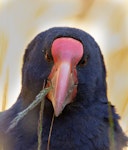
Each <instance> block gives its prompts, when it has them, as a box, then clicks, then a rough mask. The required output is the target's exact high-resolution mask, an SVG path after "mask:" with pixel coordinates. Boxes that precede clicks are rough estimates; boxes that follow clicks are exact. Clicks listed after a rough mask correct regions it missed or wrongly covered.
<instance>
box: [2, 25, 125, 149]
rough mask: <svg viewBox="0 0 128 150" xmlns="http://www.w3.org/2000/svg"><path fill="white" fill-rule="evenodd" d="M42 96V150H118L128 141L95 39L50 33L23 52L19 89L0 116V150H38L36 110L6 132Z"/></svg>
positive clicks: (66, 31)
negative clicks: (45, 89)
mask: <svg viewBox="0 0 128 150" xmlns="http://www.w3.org/2000/svg"><path fill="white" fill-rule="evenodd" d="M44 81H45V82H46V83H45V87H50V86H52V89H51V90H50V91H49V93H48V94H47V95H46V96H45V104H44V110H43V122H42V126H43V127H42V137H41V140H42V145H41V150H46V149H47V144H48V137H49V130H50V126H51V120H52V117H53V115H54V122H53V128H52V132H51V138H50V145H49V150H122V149H123V148H124V147H126V146H127V144H128V138H127V136H126V135H125V133H124V131H123V129H122V128H121V126H120V124H119V119H120V116H119V115H118V113H117V112H116V109H115V106H113V105H112V104H111V103H110V102H109V100H108V97H107V83H106V68H105V63H104V58H103V55H102V52H101V50H100V47H99V45H98V44H97V42H96V41H95V39H94V38H93V37H92V36H91V35H90V34H89V33H87V32H85V31H83V30H82V29H78V28H74V27H52V28H50V29H47V30H45V31H43V32H41V33H39V34H38V35H37V36H36V37H34V39H33V40H32V41H31V42H30V43H29V44H28V46H27V48H26V49H25V53H24V57H23V67H22V81H21V82H22V83H21V84H22V87H21V92H20V94H19V96H18V98H17V101H16V102H15V104H14V105H13V106H12V107H11V108H9V109H8V110H5V111H3V112H1V113H0V145H1V146H2V148H3V149H2V150H37V146H38V140H37V139H38V135H37V126H38V120H39V111H40V105H41V104H39V105H38V106H36V107H35V108H34V109H33V110H31V111H30V112H29V113H28V114H27V115H26V116H25V117H24V118H23V119H22V120H20V122H19V123H18V124H17V126H16V127H14V128H13V129H12V130H10V131H9V132H6V131H7V130H8V128H9V126H10V123H11V121H12V120H13V119H14V118H15V117H16V116H17V114H18V113H19V112H21V111H23V110H24V109H25V108H27V107H28V106H29V105H30V104H31V103H32V102H33V100H34V99H35V97H36V95H37V94H38V93H39V92H40V91H41V89H42V87H43V86H44Z"/></svg>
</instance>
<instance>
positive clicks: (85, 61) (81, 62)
mask: <svg viewBox="0 0 128 150" xmlns="http://www.w3.org/2000/svg"><path fill="white" fill-rule="evenodd" d="M87 61H88V59H87V58H83V59H82V60H81V61H80V62H79V64H78V65H79V66H80V67H83V66H85V65H86V64H87Z"/></svg>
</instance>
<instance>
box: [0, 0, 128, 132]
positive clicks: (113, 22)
mask: <svg viewBox="0 0 128 150" xmlns="http://www.w3.org/2000/svg"><path fill="white" fill-rule="evenodd" d="M54 26H70V27H77V28H80V29H83V30H85V31H86V32H88V33H90V34H91V35H92V36H93V37H94V38H95V40H96V41H97V42H98V44H99V45H100V48H101V50H102V53H103V55H104V59H105V63H106V68H107V83H108V98H109V100H110V101H111V102H112V104H113V105H115V106H116V110H117V112H118V113H119V114H120V116H121V120H120V124H121V126H122V127H123V129H124V131H125V132H126V134H128V0H0V111H3V110H5V109H7V108H9V107H11V106H12V104H14V102H15V101H16V99H17V97H18V95H19V92H20V88H21V67H22V57H23V54H24V50H25V48H26V46H27V44H28V43H29V42H30V41H31V40H32V39H33V37H34V36H36V35H37V34H38V33H39V32H41V31H44V30H45V29H48V28H50V27H54Z"/></svg>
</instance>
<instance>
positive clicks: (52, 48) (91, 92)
mask: <svg viewBox="0 0 128 150" xmlns="http://www.w3.org/2000/svg"><path fill="white" fill-rule="evenodd" d="M22 74H23V79H22V95H23V96H24V97H26V98H27V99H29V100H30V101H31V99H32V97H34V96H35V95H36V94H38V93H39V91H40V90H41V88H42V86H43V81H44V80H46V81H47V83H46V87H49V86H52V89H51V91H50V92H49V93H48V95H47V99H48V100H50V101H51V103H52V105H53V108H54V113H55V116H56V117H57V116H59V115H60V114H61V113H62V111H63V109H65V107H66V106H67V105H68V104H70V103H73V102H74V101H75V99H78V100H77V101H80V100H79V99H82V100H81V101H82V103H83V102H85V103H87V102H91V101H93V100H94V97H95V98H97V100H99V101H106V99H103V97H106V82H105V77H106V73H105V67H104V62H103V57H102V54H101V52H100V49H99V47H98V45H97V43H96V42H95V41H94V39H93V38H92V37H91V36H90V35H89V34H87V33H86V32H84V31H82V30H79V29H75V28H65V27H56V28H51V29H49V30H47V31H45V32H42V33H40V34H39V35H37V36H36V37H35V38H34V39H33V41H32V42H31V43H30V44H29V45H28V47H27V49H26V52H25V55H24V64H23V69H22ZM101 97H102V99H101Z"/></svg>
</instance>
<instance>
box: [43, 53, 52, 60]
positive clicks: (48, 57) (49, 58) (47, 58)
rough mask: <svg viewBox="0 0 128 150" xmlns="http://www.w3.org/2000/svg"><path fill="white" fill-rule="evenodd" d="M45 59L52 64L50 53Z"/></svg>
mask: <svg viewBox="0 0 128 150" xmlns="http://www.w3.org/2000/svg"><path fill="white" fill-rule="evenodd" d="M45 59H46V60H47V62H52V58H51V56H50V55H49V54H48V53H46V54H45Z"/></svg>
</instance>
